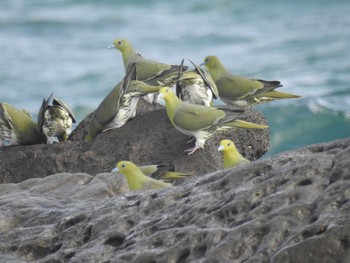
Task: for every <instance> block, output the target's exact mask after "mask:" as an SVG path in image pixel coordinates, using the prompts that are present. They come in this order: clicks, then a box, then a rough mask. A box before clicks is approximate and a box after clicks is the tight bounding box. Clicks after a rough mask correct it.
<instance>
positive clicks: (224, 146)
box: [218, 140, 237, 152]
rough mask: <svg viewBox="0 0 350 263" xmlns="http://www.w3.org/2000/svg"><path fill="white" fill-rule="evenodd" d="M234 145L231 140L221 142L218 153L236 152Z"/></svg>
mask: <svg viewBox="0 0 350 263" xmlns="http://www.w3.org/2000/svg"><path fill="white" fill-rule="evenodd" d="M236 150H237V148H236V145H235V144H234V143H233V141H231V140H222V141H221V142H220V146H219V148H218V151H219V152H229V151H236Z"/></svg>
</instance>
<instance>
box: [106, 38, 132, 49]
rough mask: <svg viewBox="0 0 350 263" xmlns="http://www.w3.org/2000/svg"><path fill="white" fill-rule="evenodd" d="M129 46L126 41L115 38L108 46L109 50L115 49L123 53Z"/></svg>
mask: <svg viewBox="0 0 350 263" xmlns="http://www.w3.org/2000/svg"><path fill="white" fill-rule="evenodd" d="M130 46H131V44H130V43H129V42H128V41H127V40H126V39H122V38H117V39H116V40H114V41H113V44H112V45H111V46H110V48H116V49H118V50H120V51H121V52H123V51H125V50H127V49H128V48H129V47H130Z"/></svg>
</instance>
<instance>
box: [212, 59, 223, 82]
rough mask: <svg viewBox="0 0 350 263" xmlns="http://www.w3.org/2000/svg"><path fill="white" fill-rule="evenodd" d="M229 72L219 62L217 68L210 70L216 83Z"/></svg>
mask: <svg viewBox="0 0 350 263" xmlns="http://www.w3.org/2000/svg"><path fill="white" fill-rule="evenodd" d="M226 72H227V70H226V69H225V67H224V66H223V65H222V64H221V63H220V62H219V63H217V64H216V65H215V68H214V69H213V70H210V75H211V77H212V78H213V80H214V82H215V81H217V80H219V79H220V78H221V77H222V75H224V74H225V73H226Z"/></svg>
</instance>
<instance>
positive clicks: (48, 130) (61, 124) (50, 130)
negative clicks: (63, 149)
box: [38, 94, 76, 144]
mask: <svg viewBox="0 0 350 263" xmlns="http://www.w3.org/2000/svg"><path fill="white" fill-rule="evenodd" d="M51 100H52V105H49V104H50V102H51ZM75 122H76V121H75V117H74V114H73V111H72V110H71V108H70V107H69V106H68V105H67V104H65V103H64V102H63V101H61V100H60V99H57V98H54V99H52V94H51V95H50V97H49V98H48V99H47V100H46V99H44V100H43V103H42V104H41V107H40V110H39V114H38V126H39V130H40V132H42V133H43V134H44V135H45V136H46V139H47V144H52V143H54V142H59V141H66V140H67V139H68V136H69V135H70V133H71V132H72V124H73V123H75Z"/></svg>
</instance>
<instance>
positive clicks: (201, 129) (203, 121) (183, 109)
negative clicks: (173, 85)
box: [159, 87, 268, 155]
mask: <svg viewBox="0 0 350 263" xmlns="http://www.w3.org/2000/svg"><path fill="white" fill-rule="evenodd" d="M159 93H160V97H161V98H163V99H164V100H165V107H166V112H167V115H168V117H169V120H170V122H171V123H172V125H173V126H174V127H175V128H176V129H177V130H178V131H180V132H182V133H184V134H187V135H191V136H194V137H195V139H196V142H195V147H193V148H189V149H186V150H185V152H188V155H191V154H193V153H194V152H195V151H196V150H198V149H199V148H203V147H204V144H205V141H206V140H207V139H208V138H210V137H211V136H212V135H213V134H214V132H216V131H219V130H226V129H231V128H233V127H240V128H250V129H265V128H268V126H266V125H260V124H255V123H251V122H246V121H242V120H239V119H238V118H239V117H243V113H244V110H242V109H225V108H222V109H217V108H214V107H207V106H203V105H196V104H191V103H187V102H184V101H181V100H180V99H179V98H178V97H176V95H175V93H174V92H173V91H172V90H171V89H170V88H167V87H164V88H161V89H160V90H159Z"/></svg>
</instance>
